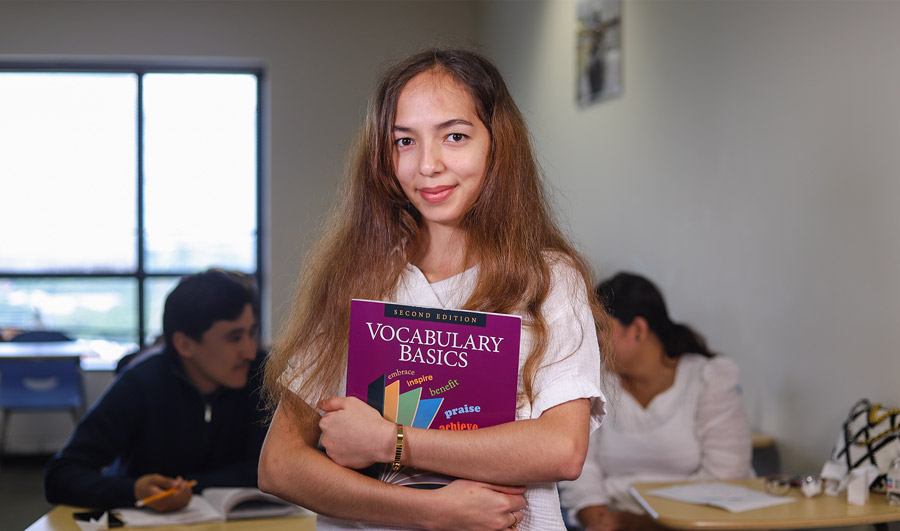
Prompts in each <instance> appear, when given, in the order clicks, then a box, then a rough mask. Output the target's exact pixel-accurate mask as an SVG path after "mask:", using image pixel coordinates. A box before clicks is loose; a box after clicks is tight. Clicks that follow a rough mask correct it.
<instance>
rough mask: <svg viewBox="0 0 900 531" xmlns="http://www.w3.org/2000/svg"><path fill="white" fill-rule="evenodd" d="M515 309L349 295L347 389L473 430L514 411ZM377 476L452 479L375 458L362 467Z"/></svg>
mask: <svg viewBox="0 0 900 531" xmlns="http://www.w3.org/2000/svg"><path fill="white" fill-rule="evenodd" d="M521 332H522V318H521V317H519V316H518V315H504V314H497V313H485V312H473V311H469V310H444V309H441V308H423V307H418V306H403V305H399V304H393V303H388V302H377V301H366V300H359V299H354V300H352V301H351V303H350V337H349V349H348V354H347V396H355V397H356V398H359V399H360V400H363V401H364V402H366V403H367V404H369V405H370V406H372V407H374V408H375V409H377V410H378V411H379V412H380V413H381V414H382V416H383V417H384V418H386V419H388V420H390V421H391V422H396V423H397V424H402V425H404V426H413V427H416V428H431V429H438V430H474V429H478V428H484V427H487V426H493V425H495V424H502V423H504V422H511V421H513V420H515V418H516V387H517V384H518V372H519V337H520V335H521ZM364 472H365V473H366V474H369V475H371V476H373V477H377V478H379V479H381V480H382V481H386V482H388V483H394V484H397V485H404V486H408V487H416V488H439V487H442V486H444V485H446V484H447V483H449V482H450V481H452V480H453V478H452V477H448V476H441V475H438V474H432V473H429V472H425V471H421V470H416V469H412V468H408V467H403V468H401V469H400V470H399V471H397V472H393V471H391V468H390V465H385V464H376V465H374V466H372V467H370V468H368V469H366V470H365V471H364Z"/></svg>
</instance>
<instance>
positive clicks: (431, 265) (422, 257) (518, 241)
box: [259, 49, 607, 531]
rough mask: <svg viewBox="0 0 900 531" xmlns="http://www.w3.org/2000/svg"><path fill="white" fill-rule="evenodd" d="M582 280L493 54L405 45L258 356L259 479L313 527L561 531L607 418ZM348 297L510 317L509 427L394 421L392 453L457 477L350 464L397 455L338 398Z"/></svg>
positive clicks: (598, 326) (364, 409) (597, 314)
mask: <svg viewBox="0 0 900 531" xmlns="http://www.w3.org/2000/svg"><path fill="white" fill-rule="evenodd" d="M590 285H591V284H590V281H589V274H588V267H587V266H586V264H585V262H584V261H583V260H582V258H581V257H580V256H579V255H578V254H577V253H576V252H575V251H574V249H573V248H572V247H571V245H570V244H569V243H568V242H567V240H566V239H565V237H564V236H563V235H562V234H561V233H560V231H559V230H558V229H557V227H556V226H555V224H554V223H553V221H552V219H551V216H550V212H549V209H548V206H547V200H546V198H545V196H544V191H543V188H542V184H541V181H540V176H539V174H538V169H537V165H536V164H535V161H534V156H533V154H532V151H531V148H530V144H529V137H528V133H527V129H526V127H525V123H524V120H523V118H522V116H521V114H520V113H519V111H518V109H517V108H516V106H515V103H514V102H513V100H512V98H511V96H510V94H509V92H508V91H507V88H506V85H505V83H504V82H503V79H502V77H501V76H500V74H499V72H498V71H497V69H496V67H495V66H494V65H493V64H491V63H490V62H489V61H488V60H486V59H485V58H484V57H482V56H480V55H478V54H476V53H473V52H470V51H466V50H460V49H447V50H444V49H441V50H430V51H426V52H422V53H418V54H415V55H413V56H411V57H409V58H408V59H406V60H405V61H403V62H401V63H400V64H398V65H397V66H395V67H394V68H392V69H391V70H389V71H388V72H387V73H386V74H385V75H384V77H383V78H382V79H381V82H380V83H379V84H378V86H377V89H376V92H375V95H374V97H373V99H372V100H371V102H370V105H369V111H368V115H367V120H366V126H365V130H364V132H363V134H362V137H361V139H360V141H359V145H358V148H357V150H356V154H355V158H354V164H353V166H352V167H351V170H350V172H349V178H348V185H347V188H346V190H345V192H344V194H343V200H342V201H341V203H340V205H339V206H338V208H337V209H336V211H335V212H334V214H333V216H332V217H331V221H330V224H329V225H328V227H327V230H326V232H325V235H324V236H323V237H322V238H321V240H320V242H319V243H318V244H317V245H315V246H314V247H313V251H312V254H311V256H310V257H309V258H308V259H307V261H306V264H304V267H303V268H302V272H301V276H300V280H299V283H298V286H299V287H300V289H299V292H298V295H297V299H296V301H295V305H294V308H293V313H292V315H291V318H290V322H289V323H288V326H287V327H286V330H285V331H284V332H283V334H282V337H281V339H280V341H279V342H278V343H277V345H276V347H275V349H274V351H273V353H272V355H271V357H270V361H269V363H268V366H267V374H266V377H267V389H268V391H269V393H270V395H271V398H272V401H273V404H277V408H276V409H275V413H274V416H273V419H272V424H271V427H270V429H269V434H268V437H267V439H266V443H265V445H264V448H263V452H262V455H261V459H260V465H259V473H260V486H261V488H262V489H263V490H266V491H269V492H273V493H275V494H277V495H278V496H281V497H282V498H285V499H288V500H291V501H294V502H296V503H299V504H301V505H303V506H305V507H308V508H310V509H312V510H314V511H315V512H316V513H318V514H319V515H320V516H319V519H318V524H317V526H318V527H317V529H319V530H320V531H322V530H329V529H410V528H420V529H448V530H450V529H453V530H466V529H505V528H518V529H528V530H540V531H550V530H562V529H564V526H563V523H562V519H561V515H560V510H559V499H558V495H557V491H556V486H555V482H556V481H558V480H560V479H574V478H576V477H578V475H579V474H580V473H581V467H582V464H583V461H584V457H585V454H586V452H587V444H588V438H589V434H590V432H591V431H592V430H593V429H594V428H595V427H596V426H597V425H599V422H600V419H601V418H602V416H603V414H604V409H603V407H604V397H603V394H602V392H601V389H600V382H599V380H600V364H601V358H600V352H599V349H598V341H597V338H598V332H603V331H604V330H605V327H606V323H607V317H606V314H605V313H604V311H603V310H602V308H601V307H600V306H599V304H598V303H597V302H596V301H595V298H594V297H593V296H592V294H591V293H590V288H589V286H590ZM353 298H362V299H371V300H390V301H393V302H396V303H399V304H408V305H418V306H432V307H435V306H437V307H442V308H460V309H470V310H478V311H490V312H497V313H516V314H519V315H521V316H522V317H523V335H522V341H521V346H520V352H521V354H520V360H519V401H518V407H517V412H516V418H517V421H516V422H510V423H507V424H503V425H499V426H493V427H488V428H482V429H479V430H474V431H458V432H451V431H444V430H425V429H415V428H412V427H408V426H407V427H405V428H404V429H403V434H404V437H403V443H402V451H401V458H400V462H401V464H402V465H404V466H412V467H415V468H419V469H424V470H430V471H433V472H438V473H444V474H449V475H452V476H454V477H458V478H461V479H459V480H456V481H453V482H452V483H450V484H449V485H448V486H445V487H443V488H440V489H436V490H419V489H412V488H407V487H398V486H394V485H389V484H386V483H382V482H380V481H377V480H375V479H372V478H369V477H367V476H364V475H362V474H360V473H359V472H357V471H356V470H354V469H359V468H362V467H365V466H368V465H370V464H373V463H390V462H393V461H394V458H395V448H396V446H397V444H398V427H397V426H396V425H394V424H393V423H391V422H389V421H387V420H384V419H383V418H382V417H381V416H380V415H379V413H378V412H377V411H376V410H374V409H372V408H370V407H369V406H368V405H366V404H365V403H363V402H361V401H359V400H357V399H355V398H344V397H343V395H344V390H345V377H346V359H347V335H348V323H349V311H350V300H351V299H353ZM320 441H321V445H322V446H323V447H324V449H325V451H326V453H322V452H320V451H318V450H317V449H316V446H317V444H318V443H319V442H320ZM397 526H402V527H397Z"/></svg>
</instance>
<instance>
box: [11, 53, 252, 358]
mask: <svg viewBox="0 0 900 531" xmlns="http://www.w3.org/2000/svg"><path fill="white" fill-rule="evenodd" d="M10 72H20V73H92V74H94V73H96V74H135V75H136V76H137V98H136V101H135V112H136V114H137V120H136V127H137V135H136V139H135V140H136V142H137V146H136V153H137V157H136V161H135V162H136V165H137V168H136V170H135V174H136V178H137V193H136V197H135V200H136V201H137V211H136V216H137V228H136V230H137V238H136V239H137V249H136V250H137V263H136V267H135V270H134V271H132V272H111V271H110V272H102V271H101V272H90V273H80V272H65V271H58V272H54V271H47V272H39V273H25V272H19V271H7V270H4V269H2V266H0V279H115V278H125V279H135V280H136V282H137V299H136V305H137V308H135V310H136V312H135V315H137V335H138V337H137V340H138V341H137V344H138V348H144V347H145V346H147V341H146V340H147V337H146V336H147V329H146V325H145V322H146V306H147V305H146V294H145V283H146V281H147V280H148V279H153V278H165V279H177V278H181V277H183V276H185V275H189V274H192V273H196V272H197V270H177V271H169V272H166V273H151V272H147V271H145V269H144V253H145V245H144V240H145V232H144V186H143V185H144V117H143V91H144V76H145V75H146V74H250V75H253V76H256V270H255V271H253V272H245V273H247V274H249V275H250V276H252V277H253V278H254V279H255V281H256V286H257V290H258V302H259V308H260V309H261V308H262V307H263V303H264V300H263V297H264V293H265V290H264V289H263V287H264V284H263V281H264V275H263V273H262V272H263V269H264V263H263V256H264V253H263V247H264V245H265V240H264V235H265V231H264V226H263V193H264V188H263V175H264V168H263V153H264V152H265V151H264V148H263V146H264V145H265V140H266V139H265V136H264V135H263V116H264V114H265V110H266V107H265V104H266V101H265V98H264V83H265V71H264V69H263V68H262V67H258V66H228V65H224V66H222V65H215V66H213V65H208V64H207V65H202V64H193V63H178V64H174V63H167V62H159V63H147V64H139V63H130V62H124V63H122V62H102V61H101V62H91V61H79V60H72V61H68V60H66V61H10V60H0V73H10ZM259 313H260V314H261V313H262V312H261V311H260V312H259ZM257 319H258V320H261V319H262V315H258V316H257ZM0 324H2V323H0ZM257 329H258V330H262V323H260V322H258V323H257Z"/></svg>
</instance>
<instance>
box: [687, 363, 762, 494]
mask: <svg viewBox="0 0 900 531" xmlns="http://www.w3.org/2000/svg"><path fill="white" fill-rule="evenodd" d="M738 373H739V369H738V366H737V364H736V363H735V362H734V361H732V360H730V359H728V358H723V357H720V356H716V357H715V358H712V359H710V360H709V361H708V362H707V363H706V365H705V366H704V367H703V369H702V371H701V373H700V384H701V386H702V389H701V391H700V399H699V402H698V404H697V437H698V439H699V440H700V448H701V450H700V451H701V456H700V469H699V470H698V471H697V472H695V473H694V474H693V475H692V476H691V479H703V478H718V479H736V478H746V477H751V476H752V475H753V473H752V468H751V464H750V463H751V459H752V452H753V443H752V435H751V433H750V426H749V425H748V423H747V416H746V415H745V413H744V407H743V404H742V403H741V392H740V387H739V386H738Z"/></svg>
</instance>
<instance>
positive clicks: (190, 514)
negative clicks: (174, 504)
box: [116, 496, 225, 527]
mask: <svg viewBox="0 0 900 531" xmlns="http://www.w3.org/2000/svg"><path fill="white" fill-rule="evenodd" d="M116 512H117V513H118V514H119V518H121V519H122V521H123V522H125V525H127V526H128V527H154V526H162V525H174V524H181V525H183V524H196V523H199V522H224V521H225V517H224V516H222V515H221V514H219V512H218V511H216V510H215V509H213V506H212V505H210V503H209V502H208V501H206V500H205V499H203V497H202V496H192V497H191V501H190V503H188V506H187V507H185V508H184V509H181V510H180V511H173V512H171V513H158V512H156V511H154V510H153V509H149V508H146V507H145V508H143V509H116Z"/></svg>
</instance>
